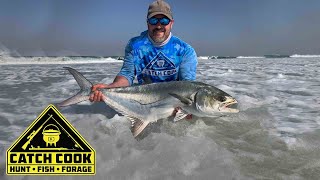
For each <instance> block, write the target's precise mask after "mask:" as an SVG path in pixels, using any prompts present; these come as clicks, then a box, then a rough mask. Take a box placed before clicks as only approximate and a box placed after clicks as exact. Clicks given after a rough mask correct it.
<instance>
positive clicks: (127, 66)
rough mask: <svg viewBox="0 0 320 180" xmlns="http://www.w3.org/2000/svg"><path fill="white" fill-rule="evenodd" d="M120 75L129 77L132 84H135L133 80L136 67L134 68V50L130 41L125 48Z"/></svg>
mask: <svg viewBox="0 0 320 180" xmlns="http://www.w3.org/2000/svg"><path fill="white" fill-rule="evenodd" d="M118 76H123V77H125V78H127V80H128V81H129V84H130V86H131V85H132V84H133V80H134V77H135V69H134V50H133V48H132V46H131V43H130V42H129V43H128V44H127V46H126V48H125V56H124V60H123V64H122V68H121V70H120V72H119V73H118Z"/></svg>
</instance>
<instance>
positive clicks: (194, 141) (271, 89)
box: [0, 57, 320, 180]
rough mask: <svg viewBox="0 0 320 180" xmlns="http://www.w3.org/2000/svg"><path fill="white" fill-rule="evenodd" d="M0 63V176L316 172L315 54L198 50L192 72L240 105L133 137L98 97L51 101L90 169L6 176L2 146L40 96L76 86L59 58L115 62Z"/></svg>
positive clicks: (98, 73) (100, 73) (319, 168)
mask: <svg viewBox="0 0 320 180" xmlns="http://www.w3.org/2000/svg"><path fill="white" fill-rule="evenodd" d="M42 60H43V59H38V60H37V61H34V59H33V61H25V62H24V63H21V62H20V61H17V60H16V61H14V60H11V59H10V60H8V59H3V58H2V60H1V61H2V63H0V179H1V180H2V179H23V180H28V179H110V180H119V179H130V180H144V179H155V180H157V179H159V180H160V179H169V180H170V179H172V180H173V179H174V180H179V179H181V180H185V179H197V180H198V179H219V180H224V179H226V180H230V179H234V180H236V179H290V180H291V179H292V180H300V179H315V180H317V179H320V57H292V58H272V59H268V58H250V57H249V58H237V59H205V58H204V59H203V58H202V59H200V60H199V66H198V73H197V80H198V81H202V82H205V83H208V84H211V85H214V86H216V87H218V88H220V89H222V90H224V91H226V92H228V93H229V94H231V95H232V96H234V97H235V98H236V99H237V100H238V101H239V108H240V113H238V114H232V115H228V116H224V117H219V118H197V117H194V118H193V119H192V120H189V121H187V120H182V121H179V122H177V123H173V122H169V121H166V120H163V121H160V122H159V123H157V124H155V125H154V127H153V128H151V129H150V133H149V134H148V135H147V136H146V137H145V138H144V139H142V140H140V141H137V140H135V139H134V138H133V137H132V134H131V132H130V130H129V127H130V122H129V121H128V120H127V119H126V118H125V117H123V116H122V115H120V114H118V113H117V112H115V111H114V110H112V109H111V108H109V107H107V106H106V105H105V104H104V103H90V102H83V103H80V104H78V105H75V106H71V107H66V108H63V109H60V112H61V113H62V114H63V115H64V116H65V117H66V118H67V119H68V120H69V121H70V122H71V124H72V125H73V126H74V127H76V129H77V130H78V131H79V132H80V133H81V135H82V136H83V137H84V138H85V139H86V140H87V141H88V142H89V143H90V145H91V146H92V147H93V148H94V149H95V150H96V155H97V162H96V164H97V168H96V175H95V176H61V177H59V176H54V177H52V176H7V175H6V173H5V172H6V169H5V152H6V150H7V149H8V148H9V146H10V145H11V144H12V143H13V141H14V140H16V139H17V138H18V137H19V136H20V134H21V133H22V132H23V131H24V130H25V129H26V128H27V126H28V125H30V124H31V122H32V121H33V120H34V119H35V118H36V117H37V116H38V115H39V114H40V113H41V112H42V110H43V109H44V108H46V107H47V105H48V104H50V103H57V102H60V101H62V100H64V99H66V98H68V97H70V96H72V95H74V94H75V93H76V92H77V91H78V85H77V84H76V82H75V80H74V79H73V77H72V76H71V75H70V74H69V73H68V72H67V71H66V70H65V69H63V67H64V66H69V67H73V68H75V69H77V70H78V71H80V72H82V73H83V74H84V76H86V78H87V79H89V80H90V81H92V82H94V83H98V82H104V83H110V82H112V80H113V78H114V77H115V75H116V74H117V73H118V71H119V69H120V67H121V61H118V60H112V59H111V60H110V59H106V60H105V61H90V60H88V59H87V60H85V61H84V60H81V59H79V60H78V61H70V60H67V61H66V60H62V59H61V58H60V59H59V58H55V59H53V58H51V59H50V58H46V61H42Z"/></svg>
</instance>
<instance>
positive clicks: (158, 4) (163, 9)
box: [147, 0, 173, 20]
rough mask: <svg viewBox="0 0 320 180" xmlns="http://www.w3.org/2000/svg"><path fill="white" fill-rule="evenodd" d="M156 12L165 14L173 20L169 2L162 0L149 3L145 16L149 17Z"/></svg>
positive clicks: (156, 13)
mask: <svg viewBox="0 0 320 180" xmlns="http://www.w3.org/2000/svg"><path fill="white" fill-rule="evenodd" d="M158 14H163V15H165V16H167V17H168V18H169V19H171V20H173V17H172V12H171V8H170V6H169V4H168V3H166V2H164V1H163V0H157V1H154V2H153V3H151V4H150V5H149V9H148V16H147V18H148V19H149V18H151V17H153V16H155V15H158Z"/></svg>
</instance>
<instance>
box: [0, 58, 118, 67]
mask: <svg viewBox="0 0 320 180" xmlns="http://www.w3.org/2000/svg"><path fill="white" fill-rule="evenodd" d="M121 60H122V59H121V57H94V56H71V57H68V56H65V57H32V56H29V57H11V56H9V57H8V56H4V57H1V56H0V65H14V64H17V65H19V64H89V63H90V64H94V63H112V62H122V61H121Z"/></svg>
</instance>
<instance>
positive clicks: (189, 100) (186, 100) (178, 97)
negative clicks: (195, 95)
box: [169, 93, 192, 106]
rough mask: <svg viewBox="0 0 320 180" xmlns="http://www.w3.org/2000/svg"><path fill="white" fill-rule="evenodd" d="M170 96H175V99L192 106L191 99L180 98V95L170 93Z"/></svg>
mask: <svg viewBox="0 0 320 180" xmlns="http://www.w3.org/2000/svg"><path fill="white" fill-rule="evenodd" d="M169 94H170V95H171V96H173V97H175V98H177V99H179V100H180V101H181V102H182V103H184V104H186V105H188V106H190V105H191V104H192V100H191V99H189V98H186V97H183V96H180V95H178V94H175V93H169Z"/></svg>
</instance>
